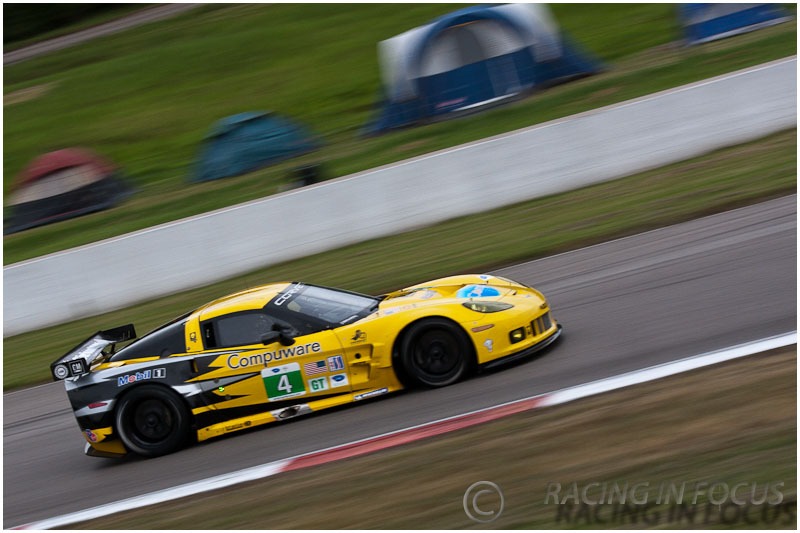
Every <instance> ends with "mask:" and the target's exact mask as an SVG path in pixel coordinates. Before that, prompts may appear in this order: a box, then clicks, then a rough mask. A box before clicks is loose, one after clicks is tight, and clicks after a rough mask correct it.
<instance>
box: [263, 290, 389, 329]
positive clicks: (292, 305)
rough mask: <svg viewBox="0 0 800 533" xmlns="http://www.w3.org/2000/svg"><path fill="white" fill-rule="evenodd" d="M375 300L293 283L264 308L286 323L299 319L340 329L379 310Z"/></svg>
mask: <svg viewBox="0 0 800 533" xmlns="http://www.w3.org/2000/svg"><path fill="white" fill-rule="evenodd" d="M378 301H379V300H378V299H377V298H373V297H371V296H365V295H363V294H356V293H352V292H346V291H340V290H335V289H328V288H326V287H317V286H314V285H306V284H304V283H292V284H291V285H289V287H287V288H286V289H284V290H283V291H282V292H281V293H279V294H278V295H277V296H275V298H273V299H272V300H271V301H270V302H269V303H268V304H267V308H268V309H269V311H270V312H271V313H272V314H275V315H276V316H282V317H283V318H285V319H286V320H288V321H289V322H296V320H293V318H299V315H302V316H306V317H311V318H313V319H316V320H319V321H322V322H324V323H325V324H326V325H327V326H328V327H339V326H344V325H346V324H349V323H351V322H355V321H356V320H359V319H361V318H363V317H365V316H367V315H368V314H370V313H371V312H372V311H373V310H375V309H377V307H378Z"/></svg>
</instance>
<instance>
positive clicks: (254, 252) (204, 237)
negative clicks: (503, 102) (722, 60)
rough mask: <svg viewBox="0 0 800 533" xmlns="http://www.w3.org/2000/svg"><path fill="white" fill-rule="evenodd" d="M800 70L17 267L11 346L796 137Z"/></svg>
mask: <svg viewBox="0 0 800 533" xmlns="http://www.w3.org/2000/svg"><path fill="white" fill-rule="evenodd" d="M796 67H797V61H796V58H791V59H789V60H782V61H777V62H773V63H769V64H766V65H762V66H760V67H756V68H753V69H748V70H745V71H740V72H737V73H733V74H729V75H725V76H720V77H718V78H714V79H711V80H706V81H703V82H699V83H696V84H692V85H688V86H685V87H680V88H677V89H674V90H670V91H665V92H662V93H659V94H656V95H651V96H648V97H643V98H640V99H637V100H632V101H630V102H625V103H622V104H618V105H615V106H609V107H606V108H601V109H597V110H594V111H591V112H587V113H583V114H580V115H575V116H573V117H568V118H565V119H561V120H557V121H553V122H550V123H547V124H543V125H539V126H535V127H531V128H528V129H525V130H520V131H517V132H512V133H509V134H506V135H502V136H498V137H495V138H491V139H488V140H484V141H478V142H475V143H471V144H468V145H463V146H459V147H456V148H452V149H449V150H444V151H441V152H437V153H434V154H430V155H427V156H423V157H419V158H416V159H412V160H408V161H404V162H401V163H397V164H394V165H389V166H386V167H382V168H379V169H375V170H372V171H367V172H363V173H360V174H357V175H353V176H349V177H343V178H339V179H336V180H331V181H328V182H325V183H321V184H318V185H315V186H311V187H307V188H304V189H299V190H294V191H290V192H287V193H283V194H279V195H275V196H271V197H268V198H264V199H262V200H256V201H253V202H249V203H246V204H241V205H238V206H234V207H230V208H227V209H222V210H219V211H216V212H212V213H208V214H205V215H200V216H196V217H192V218H188V219H184V220H180V221H177V222H174V223H169V224H164V225H161V226H157V227H154V228H150V229H147V230H143V231H140V232H136V233H131V234H128V235H123V236H121V237H118V238H114V239H109V240H106V241H102V242H99V243H95V244H91V245H87V246H82V247H79V248H74V249H71V250H67V251H64V252H60V253H55V254H51V255H48V256H44V257H40V258H37V259H32V260H29V261H24V262H21V263H16V264H13V265H9V266H7V267H5V268H4V289H5V297H4V301H3V308H4V315H5V318H4V332H3V335H4V336H9V335H15V334H18V333H22V332H25V331H29V330H33V329H36V328H41V327H44V326H48V325H53V324H58V323H61V322H65V321H68V320H72V319H77V318H80V317H86V316H91V315H94V314H98V313H102V312H105V311H110V310H113V309H117V308H121V307H125V306H128V305H131V304H133V303H136V302H140V301H143V300H148V299H152V298H155V297H157V296H163V295H166V294H170V293H174V292H178V291H181V290H184V289H189V288H191V287H196V286H200V285H205V284H208V283H211V282H213V281H217V280H221V279H225V278H229V277H231V276H234V275H236V274H242V273H244V272H247V271H250V270H253V269H255V268H258V267H263V266H266V265H269V264H274V263H277V262H281V261H286V260H289V259H294V258H298V257H302V256H307V255H310V254H314V253H317V252H321V251H323V250H330V249H332V248H337V247H340V246H343V245H346V244H351V243H355V242H359V241H363V240H365V239H371V238H374V237H380V236H384V235H389V234H392V233H397V232H401V231H405V230H409V229H412V228H415V227H419V226H422V225H427V224H433V223H436V222H440V221H443V220H446V219H448V218H452V217H456V216H461V215H467V214H470V213H475V212H478V211H485V210H487V209H492V208H496V207H499V206H503V205H507V204H510V203H514V202H519V201H522V200H526V199H530V198H536V197H541V196H545V195H549V194H553V193H557V192H562V191H566V190H569V189H574V188H577V187H583V186H585V185H589V184H592V183H598V182H601V181H604V180H609V179H613V178H617V177H620V176H624V175H628V174H632V173H635V172H639V171H642V170H645V169H648V168H654V167H658V166H662V165H665V164H668V163H673V162H676V161H681V160H684V159H687V158H690V157H693V156H696V155H699V154H702V153H705V152H708V151H710V150H714V149H717V148H720V147H723V146H727V145H731V144H735V143H740V142H744V141H747V140H750V139H755V138H758V137H761V136H764V135H767V134H769V133H773V132H776V131H780V130H783V129H787V128H791V127H795V126H796V124H797V114H796V105H797V87H796ZM754 179H758V177H757V176H754ZM269 281H271V280H266V279H265V280H264V282H265V283H266V282H269ZM310 281H313V280H310Z"/></svg>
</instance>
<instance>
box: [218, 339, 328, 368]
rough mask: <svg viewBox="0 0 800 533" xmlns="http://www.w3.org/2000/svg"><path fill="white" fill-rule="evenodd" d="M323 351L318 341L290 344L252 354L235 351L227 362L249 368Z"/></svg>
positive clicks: (230, 364) (229, 366) (236, 366)
mask: <svg viewBox="0 0 800 533" xmlns="http://www.w3.org/2000/svg"><path fill="white" fill-rule="evenodd" d="M321 351H322V345H320V343H318V342H309V343H307V344H299V345H297V346H288V347H286V348H281V349H279V350H275V351H272V352H262V353H257V354H252V355H242V354H240V353H233V354H230V355H229V356H228V359H227V360H226V361H225V363H226V364H227V365H228V368H232V369H234V370H235V369H237V368H247V367H248V366H255V365H262V366H267V363H270V362H272V361H281V360H283V359H290V358H292V357H299V356H301V355H308V354H310V353H316V352H321Z"/></svg>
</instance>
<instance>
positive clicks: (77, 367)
mask: <svg viewBox="0 0 800 533" xmlns="http://www.w3.org/2000/svg"><path fill="white" fill-rule="evenodd" d="M70 366H71V367H72V373H73V374H74V375H80V374H82V373H83V361H82V360H78V361H72V362H71V363H70Z"/></svg>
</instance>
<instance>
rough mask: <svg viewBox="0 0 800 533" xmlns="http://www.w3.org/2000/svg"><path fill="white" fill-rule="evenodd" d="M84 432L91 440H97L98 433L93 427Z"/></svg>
mask: <svg viewBox="0 0 800 533" xmlns="http://www.w3.org/2000/svg"><path fill="white" fill-rule="evenodd" d="M84 433H86V438H87V439H89V440H90V441H91V442H97V433H95V432H94V431H92V430H91V429H87V430H84Z"/></svg>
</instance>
